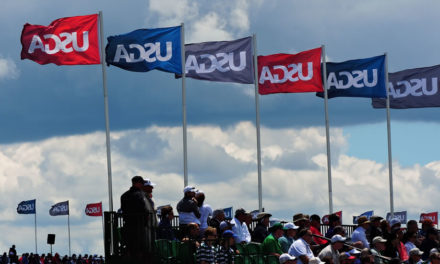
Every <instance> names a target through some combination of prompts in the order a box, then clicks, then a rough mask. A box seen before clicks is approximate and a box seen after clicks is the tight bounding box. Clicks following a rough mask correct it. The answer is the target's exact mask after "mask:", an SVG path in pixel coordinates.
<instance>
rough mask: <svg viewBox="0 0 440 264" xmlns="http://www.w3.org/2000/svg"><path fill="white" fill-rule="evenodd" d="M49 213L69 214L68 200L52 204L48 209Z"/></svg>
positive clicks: (52, 214)
mask: <svg viewBox="0 0 440 264" xmlns="http://www.w3.org/2000/svg"><path fill="white" fill-rule="evenodd" d="M49 214H50V215H51V216H56V215H68V214H69V201H65V202H61V203H57V204H54V205H52V207H51V208H50V210H49Z"/></svg>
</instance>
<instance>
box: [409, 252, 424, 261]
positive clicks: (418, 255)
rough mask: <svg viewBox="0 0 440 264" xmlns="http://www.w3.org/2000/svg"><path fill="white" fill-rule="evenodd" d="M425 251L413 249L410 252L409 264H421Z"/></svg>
mask: <svg viewBox="0 0 440 264" xmlns="http://www.w3.org/2000/svg"><path fill="white" fill-rule="evenodd" d="M422 255H423V251H420V249H418V248H413V249H411V250H410V251H409V260H408V264H421V263H422V262H423V261H422Z"/></svg>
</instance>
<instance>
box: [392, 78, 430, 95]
mask: <svg viewBox="0 0 440 264" xmlns="http://www.w3.org/2000/svg"><path fill="white" fill-rule="evenodd" d="M428 84H429V82H428V81H427V80H426V78H422V79H411V80H409V81H400V82H397V83H396V84H395V86H394V84H393V83H391V82H390V83H389V84H388V85H389V88H390V94H391V96H392V97H393V98H402V97H406V96H408V95H412V96H422V95H434V94H437V92H438V78H437V77H433V78H432V79H431V85H430V86H431V87H430V88H428V86H429V85H428Z"/></svg>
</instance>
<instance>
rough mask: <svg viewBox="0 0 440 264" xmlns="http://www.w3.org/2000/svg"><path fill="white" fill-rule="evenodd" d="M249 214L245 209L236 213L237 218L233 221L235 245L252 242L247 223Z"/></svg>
mask: <svg viewBox="0 0 440 264" xmlns="http://www.w3.org/2000/svg"><path fill="white" fill-rule="evenodd" d="M246 218H247V213H246V211H245V210H244V209H243V208H240V209H237V210H236V211H235V217H234V219H232V221H231V224H233V225H232V231H233V232H234V234H235V235H236V237H235V243H249V242H251V235H250V233H249V229H248V227H247V225H246V223H245V220H246Z"/></svg>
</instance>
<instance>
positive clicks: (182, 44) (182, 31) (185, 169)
mask: <svg viewBox="0 0 440 264" xmlns="http://www.w3.org/2000/svg"><path fill="white" fill-rule="evenodd" d="M180 50H181V57H182V119H183V185H184V186H187V185H188V147H187V136H186V89H185V76H186V72H185V28H184V24H183V23H182V24H181V27H180Z"/></svg>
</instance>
